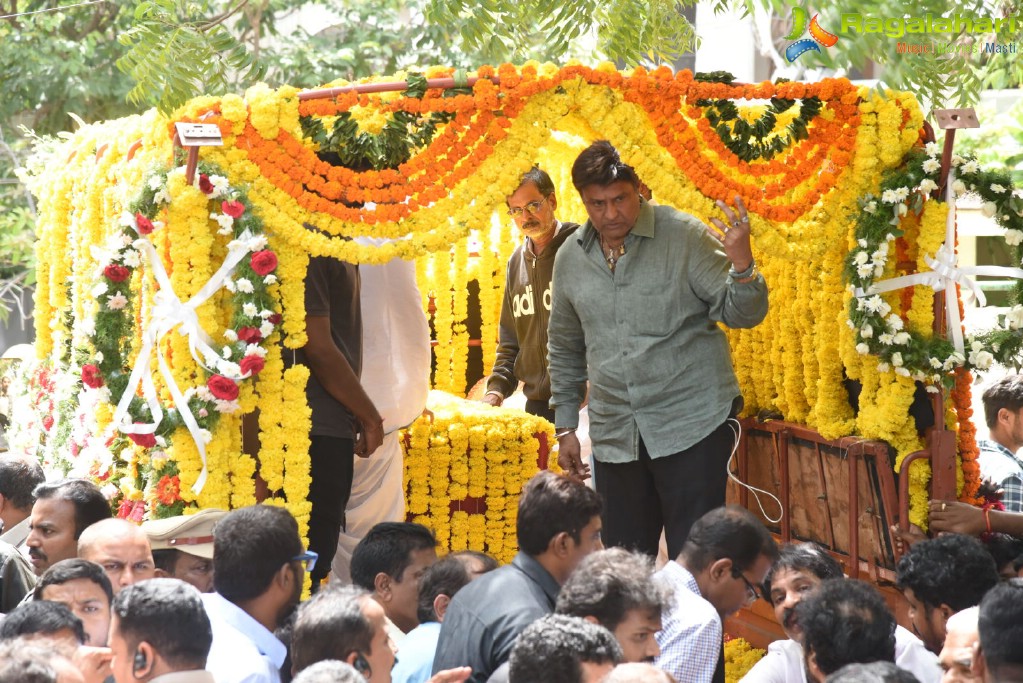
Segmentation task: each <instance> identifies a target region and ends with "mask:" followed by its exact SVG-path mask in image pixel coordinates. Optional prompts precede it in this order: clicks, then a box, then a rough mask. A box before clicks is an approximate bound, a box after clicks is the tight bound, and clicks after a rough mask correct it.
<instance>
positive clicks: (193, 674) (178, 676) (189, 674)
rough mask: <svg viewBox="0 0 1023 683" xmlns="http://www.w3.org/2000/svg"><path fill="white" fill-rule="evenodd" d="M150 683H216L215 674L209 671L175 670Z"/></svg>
mask: <svg viewBox="0 0 1023 683" xmlns="http://www.w3.org/2000/svg"><path fill="white" fill-rule="evenodd" d="M149 683H216V681H215V679H214V678H213V674H211V673H210V672H209V671H203V670H197V671H174V672H172V673H169V674H164V675H162V676H157V677H156V678H154V679H152V680H151V681H150V682H149Z"/></svg>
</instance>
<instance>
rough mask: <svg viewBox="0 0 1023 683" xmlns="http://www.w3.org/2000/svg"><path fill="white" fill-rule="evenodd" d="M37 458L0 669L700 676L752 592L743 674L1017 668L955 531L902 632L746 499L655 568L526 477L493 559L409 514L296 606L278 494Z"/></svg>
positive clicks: (374, 536) (556, 489)
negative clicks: (52, 469)
mask: <svg viewBox="0 0 1023 683" xmlns="http://www.w3.org/2000/svg"><path fill="white" fill-rule="evenodd" d="M39 474H40V472H39V471H38V470H37V468H36V467H33V466H32V465H31V463H26V462H25V461H24V460H21V459H19V458H17V457H15V456H4V457H2V458H0V498H2V500H3V504H6V503H7V502H8V501H10V500H13V499H17V498H18V496H19V493H20V491H22V490H24V489H20V488H19V487H25V488H27V490H28V491H29V504H28V506H27V510H26V512H27V517H26V518H25V519H27V520H28V527H27V528H28V529H29V533H28V535H27V536H26V537H25V539H24V541H23V545H22V546H21V547H20V548H19V547H15V546H13V545H11V544H10V543H7V542H6V541H0V547H2V548H3V549H4V551H5V552H6V556H7V558H8V559H7V562H8V564H9V565H10V566H11V567H13V568H16V570H13V569H12V570H9V571H7V572H5V574H4V581H3V583H2V585H0V590H2V598H3V601H4V604H9V605H12V606H11V607H10V608H8V609H7V611H6V614H5V615H4V617H3V619H2V620H0V683H14V682H18V683H36V682H43V681H45V682H47V683H55V682H60V683H80V682H81V683H103V682H105V681H106V682H110V681H112V682H114V683H134V682H148V681H153V682H154V683H287V682H288V681H295V682H296V683H323V682H327V681H330V682H336V681H371V682H374V683H379V682H381V681H383V682H385V683H387V682H390V681H394V682H395V683H424V682H427V681H429V682H431V683H457V682H460V681H473V682H478V683H485V682H488V681H494V682H502V681H509V682H511V683H547V682H550V683H597V682H599V681H606V682H608V683H613V682H615V681H618V682H641V683H646V682H649V683H660V682H663V681H679V682H686V683H711V682H712V681H724V680H725V679H724V658H723V653H724V649H723V644H722V640H723V636H724V633H723V620H724V618H726V617H727V616H729V615H731V614H734V613H735V612H737V611H738V610H739V609H740V608H741V607H743V606H744V605H750V604H751V603H753V602H754V601H756V600H760V599H763V600H765V601H766V602H767V603H768V604H770V605H771V606H772V607H773V610H774V614H775V617H776V618H777V620H778V624H779V625H780V627H781V628H782V629H783V630H784V632H785V634H786V635H787V636H788V639H786V640H779V641H776V642H774V643H772V644H771V645H770V647H769V648H768V651H767V653H766V655H765V656H764V657H763V658H762V659H761V660H760V661H759V662H758V663H757V664H756V665H755V666H753V668H752V669H751V670H750V671H749V672H748V673H747V674H746V675H745V677H744V678H743V679H742V681H743V682H744V683H805V682H806V681H816V682H817V683H823V682H824V681H828V682H831V681H835V682H838V683H842V682H846V683H848V682H851V681H858V682H887V681H907V682H909V681H919V682H920V683H938V682H939V681H945V682H953V681H958V682H978V683H980V682H983V683H1003V682H1009V681H1020V680H1023V647H1020V646H1021V645H1023V581H1021V580H1020V579H1018V578H1010V577H1009V576H1006V575H1000V574H999V566H998V561H997V560H996V559H995V556H994V555H993V554H992V552H991V551H990V549H989V545H988V544H985V543H983V542H981V541H980V540H978V539H976V538H973V537H970V536H965V535H961V534H946V535H941V536H938V537H936V538H933V539H928V540H924V541H920V542H918V543H915V544H913V545H912V546H910V547H909V548H908V549H907V551H906V553H905V555H904V556H903V557H902V558H901V559H900V560H899V563H898V567H897V569H898V588H899V589H900V590H901V591H902V594H903V596H904V600H905V602H906V605H907V607H908V614H909V619H910V622H911V628H912V631H910V630H908V629H905V628H902V627H901V626H898V625H897V624H896V620H895V617H894V615H893V613H892V611H891V609H890V607H889V605H887V604H886V602H885V600H884V599H883V597H882V596H881V594H880V593H879V592H878V591H877V590H876V589H875V588H874V587H873V586H871V585H870V584H867V583H864V582H862V581H858V580H854V579H847V578H845V576H844V574H843V571H842V566H841V565H840V564H839V563H838V562H837V561H836V560H835V559H834V557H833V556H832V555H831V554H830V553H828V552H826V551H825V550H824V549H822V548H820V547H819V546H816V545H814V544H812V543H793V544H788V545H783V546H781V547H780V548H779V547H778V546H777V545H776V542H775V540H774V539H773V537H772V535H771V534H770V533H769V531H768V530H767V528H766V527H764V525H763V524H762V523H761V522H760V521H759V520H758V519H757V518H756V517H755V516H754V515H753V514H752V513H750V512H749V511H748V510H746V509H745V508H742V507H738V506H723V507H719V508H715V509H713V510H711V511H709V512H707V513H705V514H704V515H703V516H702V517H700V518H699V519H698V520H696V522H695V523H694V524H693V525H692V527H691V529H690V531H689V534H688V536H687V538H686V540H685V542H684V543H683V546H682V550H681V552H680V553H679V555H678V556H677V557H676V558H675V559H673V560H671V561H668V562H667V563H665V564H664V565H663V566H662V567H660V568H657V567H656V566H655V562H654V560H653V558H652V557H650V556H649V555H647V554H644V553H642V552H639V551H635V550H628V549H625V548H621V547H614V548H604V546H603V543H602V540H601V526H602V525H601V518H602V514H603V512H604V507H603V502H602V500H601V498H600V496H599V494H597V493H596V492H595V491H594V490H593V489H592V488H590V487H588V486H586V485H585V484H583V483H580V482H578V481H576V480H574V479H573V478H571V477H568V476H565V475H558V474H554V473H551V472H546V471H544V472H540V473H539V474H537V475H536V476H534V477H533V478H532V479H531V480H530V481H529V482H527V484H526V485H525V487H524V488H523V491H522V495H521V496H520V499H519V506H518V512H517V521H516V526H517V532H518V537H519V541H520V550H519V553H518V554H517V555H516V556H515V558H514V560H513V561H512V562H511V563H510V564H507V565H504V566H498V563H497V562H496V561H495V560H494V559H493V558H491V557H489V556H487V555H485V554H483V553H480V552H475V551H461V552H452V553H448V554H446V555H444V556H443V557H440V558H438V553H437V542H436V540H435V538H434V536H433V534H432V533H431V531H430V530H429V529H427V528H426V527H423V526H421V525H419V524H414V523H410V522H383V523H380V524H378V525H376V526H374V527H373V528H372V529H371V530H370V532H369V533H368V534H366V536H365V537H364V538H363V539H362V540H361V541H360V542H359V543H358V545H357V546H356V547H355V550H354V552H353V554H352V562H351V575H352V583H350V584H349V583H345V582H341V581H335V580H331V581H328V582H326V583H325V584H324V585H322V586H320V587H319V590H317V591H315V593H314V594H313V595H312V597H311V598H309V599H308V600H306V601H304V602H302V601H301V598H302V595H303V587H304V586H306V585H308V581H307V575H308V574H310V573H311V572H312V571H313V569H314V567H315V564H316V562H317V560H318V559H319V558H318V557H317V556H316V555H315V553H312V552H310V551H307V550H306V549H305V544H304V541H303V539H302V538H301V536H300V534H299V529H298V524H297V522H296V521H295V519H294V518H293V517H292V515H291V514H290V513H289V512H288V511H287V510H285V509H284V508H281V507H277V506H272V505H255V506H251V507H247V508H241V509H237V510H233V511H230V512H222V511H206V512H203V513H201V514H197V515H192V516H185V517H179V518H171V519H165V520H159V521H156V522H147V523H145V524H143V525H142V526H137V525H135V524H133V523H131V522H128V521H125V520H120V519H116V518H111V516H110V514H111V513H110V509H109V507H107V506H105V505H102V506H101V505H97V503H98V502H101V501H102V500H103V499H102V495H101V494H100V492H99V489H98V488H96V486H95V485H94V484H92V483H90V482H87V481H83V480H62V481H56V482H42V481H39ZM0 512H6V510H5V509H3V508H2V507H0ZM5 519H6V518H5ZM5 523H6V522H5ZM13 526H16V524H15V525H13ZM8 579H11V580H8Z"/></svg>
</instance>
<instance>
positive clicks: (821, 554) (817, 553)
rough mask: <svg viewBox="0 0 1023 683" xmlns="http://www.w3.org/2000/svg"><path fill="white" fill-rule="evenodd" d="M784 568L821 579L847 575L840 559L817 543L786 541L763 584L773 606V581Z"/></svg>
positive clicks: (765, 598) (765, 593)
mask: <svg viewBox="0 0 1023 683" xmlns="http://www.w3.org/2000/svg"><path fill="white" fill-rule="evenodd" d="M783 569H788V570H791V571H806V572H809V573H811V574H813V575H814V576H816V577H817V578H818V579H820V580H821V581H827V580H828V579H840V578H842V577H844V576H845V573H844V572H843V571H842V565H840V564H839V563H838V560H836V559H835V558H833V557H832V556H831V555H829V554H828V553H827V551H825V550H824V548H822V547H820V546H819V545H817V544H816V543H810V542H807V543H786V544H785V545H783V546H782V547H781V548H780V549H779V550H778V559H777V560H776V561H775V563H774V564H773V565H771V568H770V569H768V570H767V575H766V576H765V577H764V583H763V585H762V588H763V592H762V593H761V594H762V595H763V596H764V600H767V603H768V604H769V605H771V606H773V605H774V602H772V601H771V582H772V581H773V580H774V575H775V574H777V573H778V572H780V571H782V570H783Z"/></svg>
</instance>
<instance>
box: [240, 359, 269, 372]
mask: <svg viewBox="0 0 1023 683" xmlns="http://www.w3.org/2000/svg"><path fill="white" fill-rule="evenodd" d="M264 365H266V362H265V361H264V360H263V358H262V357H261V356H256V355H252V356H245V357H244V358H242V362H241V363H239V364H238V367H240V368H241V369H242V372H243V373H248V374H249V375H258V374H259V371H260V370H262V369H263V366H264Z"/></svg>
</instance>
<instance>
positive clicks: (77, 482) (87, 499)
mask: <svg viewBox="0 0 1023 683" xmlns="http://www.w3.org/2000/svg"><path fill="white" fill-rule="evenodd" d="M33 493H34V495H35V497H36V500H49V499H51V498H55V499H57V500H66V501H67V502H69V503H71V504H72V505H74V507H75V540H78V537H79V536H81V535H82V532H83V531H85V530H86V529H87V528H88V527H90V526H92V525H93V524H95V523H96V522H100V521H103V520H104V519H110V517H112V516H113V514H112V512H111V510H110V503H109V502H108V501H107V499H106V498H105V497H104V496H103V493H102V492H101V491H100V490H99V487H97V486H96V485H95V484H93V483H92V482H91V481H88V480H86V479H63V480H61V481H55V482H52V483H43V484H40V485H39V486H37V487H36V488H35V491H34V492H33Z"/></svg>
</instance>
